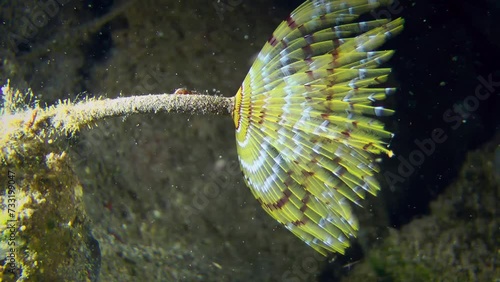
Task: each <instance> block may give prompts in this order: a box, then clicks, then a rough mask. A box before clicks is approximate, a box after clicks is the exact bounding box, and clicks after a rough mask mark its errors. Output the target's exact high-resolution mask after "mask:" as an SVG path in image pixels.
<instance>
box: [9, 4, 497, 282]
mask: <svg viewBox="0 0 500 282" xmlns="http://www.w3.org/2000/svg"><path fill="white" fill-rule="evenodd" d="M301 2H302V1H285V0H281V1H278V0H275V1H264V0H255V1H245V0H226V1H223V0H221V1H217V0H209V1H201V0H192V1H167V0H164V1H159V0H158V1H153V0H146V1H79V0H61V1H55V0H54V1H31V0H28V1H0V19H1V21H0V22H1V23H2V25H0V34H1V42H0V43H1V44H2V45H1V46H2V48H1V50H0V56H1V69H0V81H1V83H2V84H5V83H6V82H7V79H10V84H11V86H12V87H16V88H19V89H27V88H31V89H32V90H33V92H34V93H35V94H36V95H37V98H38V99H40V101H41V104H44V103H47V104H49V105H51V104H53V103H55V102H56V101H58V100H59V99H66V98H71V99H78V98H79V97H83V96H85V95H90V96H94V97H99V96H105V97H108V98H114V97H117V96H119V95H123V96H130V95H139V94H147V93H172V92H173V91H174V90H175V89H176V88H179V87H186V88H188V89H195V90H197V91H198V92H204V91H205V90H208V92H209V93H214V92H216V93H220V94H222V95H224V96H233V95H234V94H235V92H236V90H237V89H238V87H239V85H240V83H241V82H242V80H243V79H244V77H245V75H246V73H247V72H248V69H249V68H250V66H251V63H252V60H253V58H254V57H255V55H256V54H257V53H258V52H259V51H260V49H261V47H262V46H263V44H264V43H265V41H266V40H267V39H268V38H269V36H270V35H271V34H272V32H273V30H274V29H275V28H276V27H277V26H278V24H279V23H280V22H281V21H282V20H283V19H284V18H286V16H287V15H288V14H289V13H290V12H291V11H292V10H293V9H294V8H295V7H297V6H298V5H300V4H301ZM51 5H52V6H51ZM389 16H390V17H393V18H396V17H403V18H405V20H406V24H405V30H404V31H403V33H402V34H400V35H399V36H397V37H396V38H394V39H392V40H390V41H389V42H388V43H387V44H385V45H384V46H383V47H382V48H381V49H394V50H396V54H395V55H394V57H393V58H392V59H391V60H390V62H389V63H388V65H389V66H390V67H392V68H393V75H392V77H391V78H390V79H391V83H392V84H394V85H397V86H398V87H399V91H398V92H397V94H396V95H395V96H393V97H391V98H390V99H388V100H387V101H386V102H385V105H386V106H387V107H389V108H393V109H395V110H396V114H395V115H394V116H392V117H390V118H387V119H386V120H385V122H386V125H387V127H386V128H387V129H388V130H390V131H392V132H395V134H396V135H395V137H394V139H393V140H392V142H391V149H392V150H393V151H394V153H395V157H393V158H390V159H389V158H384V159H383V163H382V164H381V168H382V173H381V178H380V180H381V184H382V186H383V189H382V191H381V193H380V194H379V196H378V197H370V198H368V200H367V201H366V202H365V205H364V209H356V213H357V214H358V217H359V218H360V222H361V224H360V226H361V227H360V233H359V235H358V240H357V241H356V242H353V247H352V248H351V249H350V250H349V251H348V252H347V254H346V255H345V256H338V257H336V259H335V260H331V259H330V260H328V259H326V258H323V257H322V256H320V255H318V254H317V253H315V251H314V250H313V249H312V248H310V247H308V246H307V245H306V244H304V243H303V242H302V241H301V240H299V239H298V238H296V237H295V236H293V235H292V234H290V233H289V232H288V231H287V230H285V229H284V228H283V227H281V226H280V225H279V224H278V223H277V222H276V221H274V220H273V219H272V218H270V217H269V216H268V215H267V214H266V213H265V212H264V211H263V210H262V208H261V207H260V206H259V204H258V202H257V201H255V200H254V198H253V196H252V194H251V193H250V191H249V189H248V188H247V187H246V186H245V183H244V182H243V177H242V175H241V172H240V169H239V164H238V161H237V155H236V146H235V138H234V125H233V123H232V120H231V119H229V118H227V117H213V116H190V115H168V114H155V115H153V114H151V115H141V116H130V117H127V118H126V119H122V118H116V119H108V120H106V121H104V122H100V123H99V124H98V127H97V128H94V129H92V130H84V131H82V132H81V133H80V134H79V136H77V137H76V138H71V139H69V140H68V142H67V150H68V152H69V155H70V156H71V160H72V163H73V165H74V167H73V169H74V172H75V173H76V174H77V175H78V177H79V179H80V181H81V182H82V184H83V187H84V188H83V197H84V203H85V211H86V214H85V217H87V218H88V219H89V220H90V222H91V229H92V230H91V234H92V235H91V236H92V237H93V238H95V239H96V240H97V242H98V244H99V250H100V251H99V252H97V253H94V254H93V255H94V256H96V257H99V259H100V264H96V265H94V266H93V267H92V269H93V271H94V273H92V274H89V279H90V280H98V281H138V280H144V281H499V280H500V270H499V259H500V257H499V256H500V253H499V252H500V234H499V219H498V216H499V213H498V208H497V207H496V206H497V205H498V202H499V200H498V199H499V197H498V196H499V192H500V185H499V178H500V149H499V144H500V132H499V126H500V111H499V110H500V103H499V95H500V67H499V66H500V63H499V62H500V20H499V19H500V3H498V2H496V1H492V0H491V1H487V0H478V1H473V2H472V1H465V0H460V1H429V0H422V1H418V2H417V1H404V0H396V1H395V2H394V4H393V5H391V6H390V7H385V8H382V9H380V10H377V11H374V12H373V13H372V14H371V15H365V16H363V19H365V18H366V19H369V18H373V17H375V18H382V17H389ZM478 89H479V90H478ZM429 140H433V141H429ZM435 140H439V142H436V141H435ZM430 143H432V144H433V145H427V147H426V146H424V145H422V144H430ZM92 242H94V241H92ZM69 243H71V242H64V241H54V242H46V245H47V248H51V245H53V244H54V245H55V244H69ZM94 259H95V258H94ZM96 260H97V259H96ZM97 273H99V274H97Z"/></svg>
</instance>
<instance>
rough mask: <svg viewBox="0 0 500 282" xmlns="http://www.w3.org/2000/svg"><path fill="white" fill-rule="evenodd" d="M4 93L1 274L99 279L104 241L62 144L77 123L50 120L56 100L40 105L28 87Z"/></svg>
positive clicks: (5, 277)
mask: <svg viewBox="0 0 500 282" xmlns="http://www.w3.org/2000/svg"><path fill="white" fill-rule="evenodd" d="M2 92H3V97H2V98H3V101H2V105H1V113H0V118H1V124H0V161H1V167H0V187H2V189H1V192H0V205H1V209H0V238H1V241H0V280H1V281H94V280H96V279H97V275H98V272H99V264H100V254H99V247H98V244H97V242H96V241H95V240H94V239H93V238H92V236H91V233H90V229H89V222H88V219H87V218H86V215H85V212H84V209H83V206H82V205H83V204H82V186H81V185H80V182H79V180H78V179H77V178H76V176H75V174H74V172H73V170H72V168H71V166H70V160H69V156H68V154H67V153H66V151H65V149H64V148H67V146H68V145H67V141H66V140H67V138H68V137H69V138H71V134H72V133H74V132H75V131H76V130H75V129H76V128H74V127H73V128H72V127H71V125H70V126H66V127H65V126H60V127H54V126H48V122H49V119H50V117H51V116H53V115H51V111H54V110H55V107H52V108H48V109H42V108H40V107H39V106H38V105H37V103H36V102H35V101H33V94H32V93H31V92H29V91H28V93H23V92H20V91H18V90H14V89H11V88H10V87H9V86H8V85H6V86H5V87H3V88H2ZM62 104H64V103H62ZM61 109H63V107H60V108H59V110H61Z"/></svg>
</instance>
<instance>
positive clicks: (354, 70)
mask: <svg viewBox="0 0 500 282" xmlns="http://www.w3.org/2000/svg"><path fill="white" fill-rule="evenodd" d="M389 3H391V1H390V0H384V1H381V0H379V1H377V0H330V1H328V0H309V1H306V2H305V3H304V4H302V5H301V6H300V7H298V8H297V9H296V10H295V11H294V12H292V13H291V15H290V16H289V17H288V19H287V20H286V21H284V22H283V23H281V24H280V25H279V26H278V28H277V29H276V30H275V32H274V33H273V35H272V36H271V38H270V39H269V40H268V42H267V43H266V44H265V46H264V47H263V49H262V51H261V52H260V53H259V55H258V57H257V59H256V61H255V62H254V64H253V65H252V67H251V69H250V71H249V73H248V75H247V77H246V78H245V80H244V81H243V83H242V85H241V88H240V89H239V91H238V93H237V94H236V98H235V109H234V112H233V119H234V122H235V126H236V139H237V148H238V156H239V160H240V164H241V168H242V170H243V173H244V176H245V181H246V183H247V185H248V186H249V187H250V189H251V191H252V193H253V195H254V196H255V197H256V198H257V199H258V201H259V202H260V203H261V205H262V207H263V208H264V210H266V212H268V213H269V215H271V216H272V217H273V218H275V219H276V220H278V221H279V222H281V223H282V224H283V225H284V226H285V227H286V228H288V229H289V230H290V231H292V232H293V233H294V234H295V235H297V236H298V237H299V238H301V239H302V240H304V241H305V242H306V243H307V244H309V245H310V246H312V247H313V248H314V249H315V250H317V251H318V252H320V253H322V254H324V255H326V254H327V253H328V252H338V253H344V250H345V248H347V247H348V246H349V238H350V237H354V236H355V235H356V232H357V230H358V223H357V221H356V218H355V216H354V215H353V213H352V211H351V207H350V204H349V203H350V202H352V203H355V204H357V205H361V201H362V199H364V198H365V196H366V193H369V194H373V195H375V194H376V193H377V191H378V190H379V189H380V185H379V184H378V183H377V181H376V179H375V175H376V173H377V172H378V171H379V168H378V166H377V165H376V164H375V161H374V157H373V156H374V154H380V153H386V154H389V155H391V152H390V151H389V150H388V149H387V147H386V145H387V144H386V142H385V141H384V140H387V139H389V138H391V137H392V134H391V133H390V132H388V131H386V130H384V125H383V123H382V122H380V121H379V120H378V117H380V116H387V115H390V114H392V113H393V111H392V110H389V109H385V108H383V107H380V106H373V103H374V102H377V101H380V100H384V99H385V98H386V96H388V95H391V94H393V93H394V92H395V89H394V88H380V87H374V86H375V85H377V84H380V83H382V82H385V81H386V80H387V77H388V75H389V73H390V69H388V68H379V67H380V65H382V64H384V63H385V62H387V61H388V60H389V59H390V58H391V57H392V55H393V53H394V52H393V51H391V50H388V51H374V50H375V49H376V48H378V47H380V46H381V45H382V44H383V43H384V42H385V41H386V40H388V39H389V38H391V37H393V36H395V35H397V34H398V33H399V32H401V30H402V28H403V20H402V19H396V20H393V21H388V20H373V21H367V22H353V21H355V20H356V19H358V17H359V15H360V14H362V13H366V12H368V11H370V10H372V9H374V8H377V7H379V6H382V5H387V4H389Z"/></svg>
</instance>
